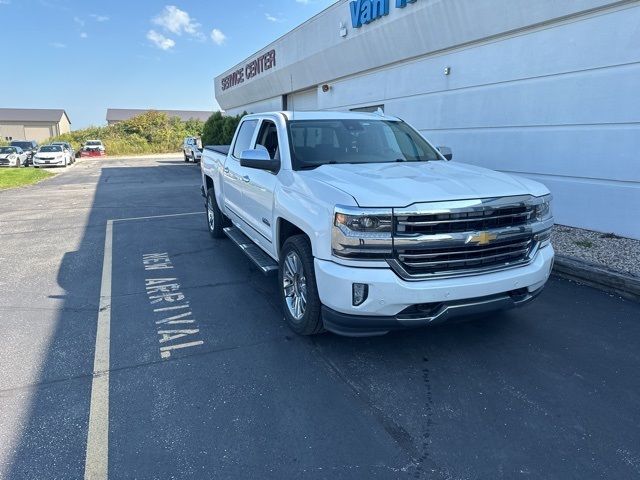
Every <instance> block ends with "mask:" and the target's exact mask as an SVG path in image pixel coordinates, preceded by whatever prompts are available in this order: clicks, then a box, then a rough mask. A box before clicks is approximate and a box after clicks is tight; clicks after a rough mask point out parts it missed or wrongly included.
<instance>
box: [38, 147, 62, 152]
mask: <svg viewBox="0 0 640 480" xmlns="http://www.w3.org/2000/svg"><path fill="white" fill-rule="evenodd" d="M40 151H41V152H61V151H62V147H61V146H60V145H46V146H44V147H42V148H40Z"/></svg>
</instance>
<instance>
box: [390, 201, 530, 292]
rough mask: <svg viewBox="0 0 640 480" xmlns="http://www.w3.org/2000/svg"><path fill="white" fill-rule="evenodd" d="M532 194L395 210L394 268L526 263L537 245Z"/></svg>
mask: <svg viewBox="0 0 640 480" xmlns="http://www.w3.org/2000/svg"><path fill="white" fill-rule="evenodd" d="M529 200H530V197H511V198H501V199H488V200H471V201H460V202H448V203H440V204H437V203H436V204H424V205H417V206H414V207H410V208H408V209H396V210H394V232H393V242H394V259H393V260H391V261H389V263H390V265H391V267H392V268H394V270H395V271H396V272H397V273H398V274H399V275H400V276H402V277H404V278H407V279H412V278H425V277H432V276H462V275H471V274H475V273H478V272H485V271H490V270H500V269H503V268H510V267H513V266H516V265H522V264H525V263H528V262H529V261H530V259H531V258H532V254H533V253H534V251H535V249H536V248H537V242H536V241H535V240H534V232H533V229H532V222H534V221H535V207H534V206H533V205H532V204H531V202H530V201H529Z"/></svg>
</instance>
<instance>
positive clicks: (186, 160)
mask: <svg viewBox="0 0 640 480" xmlns="http://www.w3.org/2000/svg"><path fill="white" fill-rule="evenodd" d="M183 155H184V161H185V163H188V162H189V157H188V156H187V154H186V153H183Z"/></svg>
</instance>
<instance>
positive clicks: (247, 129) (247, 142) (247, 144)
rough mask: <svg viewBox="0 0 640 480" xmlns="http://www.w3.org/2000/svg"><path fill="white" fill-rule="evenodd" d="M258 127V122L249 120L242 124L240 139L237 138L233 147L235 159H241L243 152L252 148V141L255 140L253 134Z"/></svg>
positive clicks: (239, 133)
mask: <svg viewBox="0 0 640 480" xmlns="http://www.w3.org/2000/svg"><path fill="white" fill-rule="evenodd" d="M257 125H258V120H247V121H245V122H242V125H240V131H239V132H238V137H237V138H236V144H235V146H234V147H233V156H234V157H236V158H240V155H241V154H242V152H243V151H245V150H249V149H250V148H251V139H252V138H253V133H254V132H255V131H256V126H257Z"/></svg>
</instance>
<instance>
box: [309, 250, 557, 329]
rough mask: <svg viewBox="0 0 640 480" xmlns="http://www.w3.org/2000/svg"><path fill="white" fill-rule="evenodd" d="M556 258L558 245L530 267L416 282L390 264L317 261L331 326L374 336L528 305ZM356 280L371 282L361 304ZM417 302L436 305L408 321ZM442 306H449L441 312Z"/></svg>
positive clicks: (323, 301)
mask: <svg viewBox="0 0 640 480" xmlns="http://www.w3.org/2000/svg"><path fill="white" fill-rule="evenodd" d="M553 259H554V251H553V248H552V247H551V246H548V247H545V248H543V249H541V250H540V251H539V252H538V253H537V254H536V256H535V257H534V259H533V261H532V262H531V263H529V264H528V265H525V266H521V267H516V268H511V269H506V270H501V271H497V272H492V273H484V274H479V275H475V276H467V277H457V278H442V279H430V280H423V281H416V282H413V281H406V280H402V279H401V278H400V277H398V276H397V275H396V274H395V273H394V272H393V271H392V270H391V269H390V268H355V267H348V266H345V265H340V264H337V263H333V262H330V261H325V260H319V259H316V260H315V271H316V281H317V285H318V293H319V295H320V301H321V302H322V304H323V305H324V307H325V311H324V320H325V324H326V327H327V329H329V330H332V331H337V332H338V333H343V334H348V335H353V334H355V333H354V332H356V331H358V330H360V331H362V332H363V333H364V334H369V335H370V334H372V333H386V331H388V330H390V329H392V328H403V327H408V326H421V325H427V324H433V323H434V322H435V323H440V321H444V320H446V319H448V318H450V317H451V316H452V315H453V314H455V316H457V315H458V314H468V313H469V310H470V309H471V310H476V307H479V308H480V307H481V308H488V309H489V310H499V309H503V308H509V307H511V306H518V305H522V304H524V303H527V302H528V301H529V300H531V299H532V298H533V297H534V296H535V295H537V293H539V292H540V291H541V289H542V288H543V287H544V285H545V283H546V282H547V280H548V279H549V275H550V274H551V269H552V267H553ZM354 283H365V284H367V285H369V296H368V298H367V300H366V301H365V302H364V303H363V304H362V305H360V306H358V307H354V306H353V303H352V285H353V284H354ZM529 296H530V297H531V298H529ZM468 304H471V305H472V306H471V307H470V309H468V308H463V306H468ZM414 306H421V308H422V307H424V308H426V309H427V310H429V308H431V307H426V306H432V307H434V309H433V311H428V312H427V313H428V314H427V315H423V318H417V319H415V318H414V319H413V320H409V321H407V319H406V318H403V317H402V314H403V312H405V311H407V309H410V307H414ZM440 306H444V307H443V308H444V309H445V310H444V311H442V312H440V311H439V310H438V309H439V308H440ZM436 307H437V308H436ZM418 317H419V315H418Z"/></svg>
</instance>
